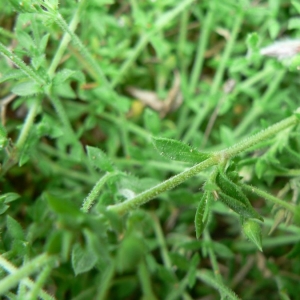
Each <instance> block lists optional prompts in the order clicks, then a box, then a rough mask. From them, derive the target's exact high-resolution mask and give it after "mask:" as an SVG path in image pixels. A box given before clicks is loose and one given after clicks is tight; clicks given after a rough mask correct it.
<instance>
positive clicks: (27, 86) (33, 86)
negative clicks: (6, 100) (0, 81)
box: [12, 81, 41, 96]
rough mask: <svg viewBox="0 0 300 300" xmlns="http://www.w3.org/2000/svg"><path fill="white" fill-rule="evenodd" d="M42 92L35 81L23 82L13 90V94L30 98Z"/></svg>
mask: <svg viewBox="0 0 300 300" xmlns="http://www.w3.org/2000/svg"><path fill="white" fill-rule="evenodd" d="M40 91H41V90H40V87H39V85H38V84H37V83H36V82H34V81H26V82H21V83H18V84H17V85H15V86H14V87H13V88H12V92H13V93H15V94H16V95H19V96H30V95H33V94H37V93H39V92H40Z"/></svg>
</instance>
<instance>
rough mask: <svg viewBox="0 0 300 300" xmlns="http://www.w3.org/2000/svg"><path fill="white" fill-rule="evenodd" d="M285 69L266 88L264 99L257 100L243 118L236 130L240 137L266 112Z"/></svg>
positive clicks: (235, 134) (236, 135) (236, 134)
mask: <svg viewBox="0 0 300 300" xmlns="http://www.w3.org/2000/svg"><path fill="white" fill-rule="evenodd" d="M285 72H286V71H285V70H281V71H279V72H278V74H277V75H276V77H275V78H274V79H273V80H272V81H271V83H270V84H269V85H268V89H267V90H266V92H265V94H264V96H263V97H262V99H260V100H259V101H257V102H256V103H255V104H254V105H253V106H252V109H251V110H250V111H249V112H248V113H247V115H246V117H245V118H244V119H243V121H242V122H241V123H240V124H239V125H238V127H237V128H236V130H235V131H234V136H235V137H239V136H241V135H242V134H243V133H244V132H245V131H246V130H248V129H249V126H250V125H251V124H253V123H255V122H254V121H255V120H256V119H257V118H258V117H259V116H260V115H261V114H263V113H264V112H265V109H264V107H267V105H266V104H267V102H268V101H270V100H271V97H272V96H273V94H274V93H275V91H276V90H277V89H278V85H279V84H280V82H281V81H282V79H283V77H284V75H285Z"/></svg>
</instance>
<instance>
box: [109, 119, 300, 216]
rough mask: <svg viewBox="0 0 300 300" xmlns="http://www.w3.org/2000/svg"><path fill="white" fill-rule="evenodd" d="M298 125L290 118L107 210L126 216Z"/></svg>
mask: <svg viewBox="0 0 300 300" xmlns="http://www.w3.org/2000/svg"><path fill="white" fill-rule="evenodd" d="M297 123H298V119H297V117H296V116H294V115H293V116H291V117H288V118H286V119H284V120H282V121H281V122H278V123H276V124H274V125H272V126H270V127H268V128H266V129H264V130H262V131H260V132H259V133H257V134H255V135H253V136H251V137H249V138H247V139H245V140H243V141H241V142H240V143H237V144H236V145H234V146H231V147H229V148H226V149H224V150H222V151H220V152H216V153H213V154H212V157H210V158H208V159H207V160H205V161H203V162H201V163H199V164H197V165H195V166H193V167H191V168H189V169H187V170H186V171H183V172H182V173H179V174H177V175H175V176H173V177H171V178H170V179H168V180H166V181H164V182H162V183H160V184H158V185H156V186H154V187H152V188H150V189H149V190H146V191H144V192H142V193H141V194H139V195H137V196H136V197H134V198H132V199H129V200H126V201H124V202H123V203H119V204H115V205H111V206H108V208H107V209H109V210H112V211H115V212H117V213H119V214H124V213H126V212H128V211H130V210H133V209H135V208H137V207H139V206H141V205H142V204H145V203H147V202H148V201H150V200H151V199H153V198H155V197H157V196H158V195H159V194H161V193H163V192H166V191H168V190H170V189H173V188H174V187H176V186H177V185H179V184H181V183H182V182H184V181H186V180H188V179H189V178H191V177H193V176H195V175H196V174H198V173H199V172H201V171H203V170H205V169H207V168H209V167H211V166H214V165H217V164H219V163H222V162H224V161H226V160H228V159H231V158H233V157H234V156H236V155H238V154H240V153H242V152H244V151H247V150H248V149H249V148H251V147H252V146H254V145H256V144H257V143H260V142H262V141H264V140H266V139H269V138H270V137H272V136H273V135H275V134H276V133H278V132H280V131H282V130H285V129H286V128H288V127H290V126H293V125H295V124H297Z"/></svg>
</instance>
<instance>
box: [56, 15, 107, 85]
mask: <svg viewBox="0 0 300 300" xmlns="http://www.w3.org/2000/svg"><path fill="white" fill-rule="evenodd" d="M54 19H55V22H56V23H57V25H58V26H59V27H60V28H61V29H62V30H63V31H64V32H66V33H68V34H69V35H70V37H71V40H72V42H73V44H74V46H75V47H76V48H77V49H78V50H79V52H80V53H81V54H82V55H83V57H85V59H86V60H87V62H88V64H89V66H90V67H91V68H92V69H93V70H94V71H95V72H96V75H97V78H96V79H97V81H98V82H102V83H103V84H104V85H105V86H106V87H108V88H109V89H111V86H110V83H109V81H108V80H107V78H106V77H105V75H104V73H103V71H102V69H101V67H100V66H99V63H98V62H97V61H96V60H95V59H94V57H93V56H92V55H91V54H90V52H89V51H88V50H87V49H86V47H85V46H84V45H83V43H82V42H81V40H80V39H79V37H78V36H77V35H76V34H75V33H74V32H72V31H71V30H70V28H69V27H68V24H67V23H66V22H65V20H64V18H63V17H62V16H61V14H60V13H58V12H56V13H55V14H54Z"/></svg>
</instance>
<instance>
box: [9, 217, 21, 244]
mask: <svg viewBox="0 0 300 300" xmlns="http://www.w3.org/2000/svg"><path fill="white" fill-rule="evenodd" d="M6 226H7V230H8V232H9V234H10V236H11V237H12V238H13V239H15V240H22V241H24V240H25V235H24V232H23V228H22V227H21V225H20V224H19V223H18V222H17V221H16V220H15V219H13V218H12V217H10V216H7V218H6Z"/></svg>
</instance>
